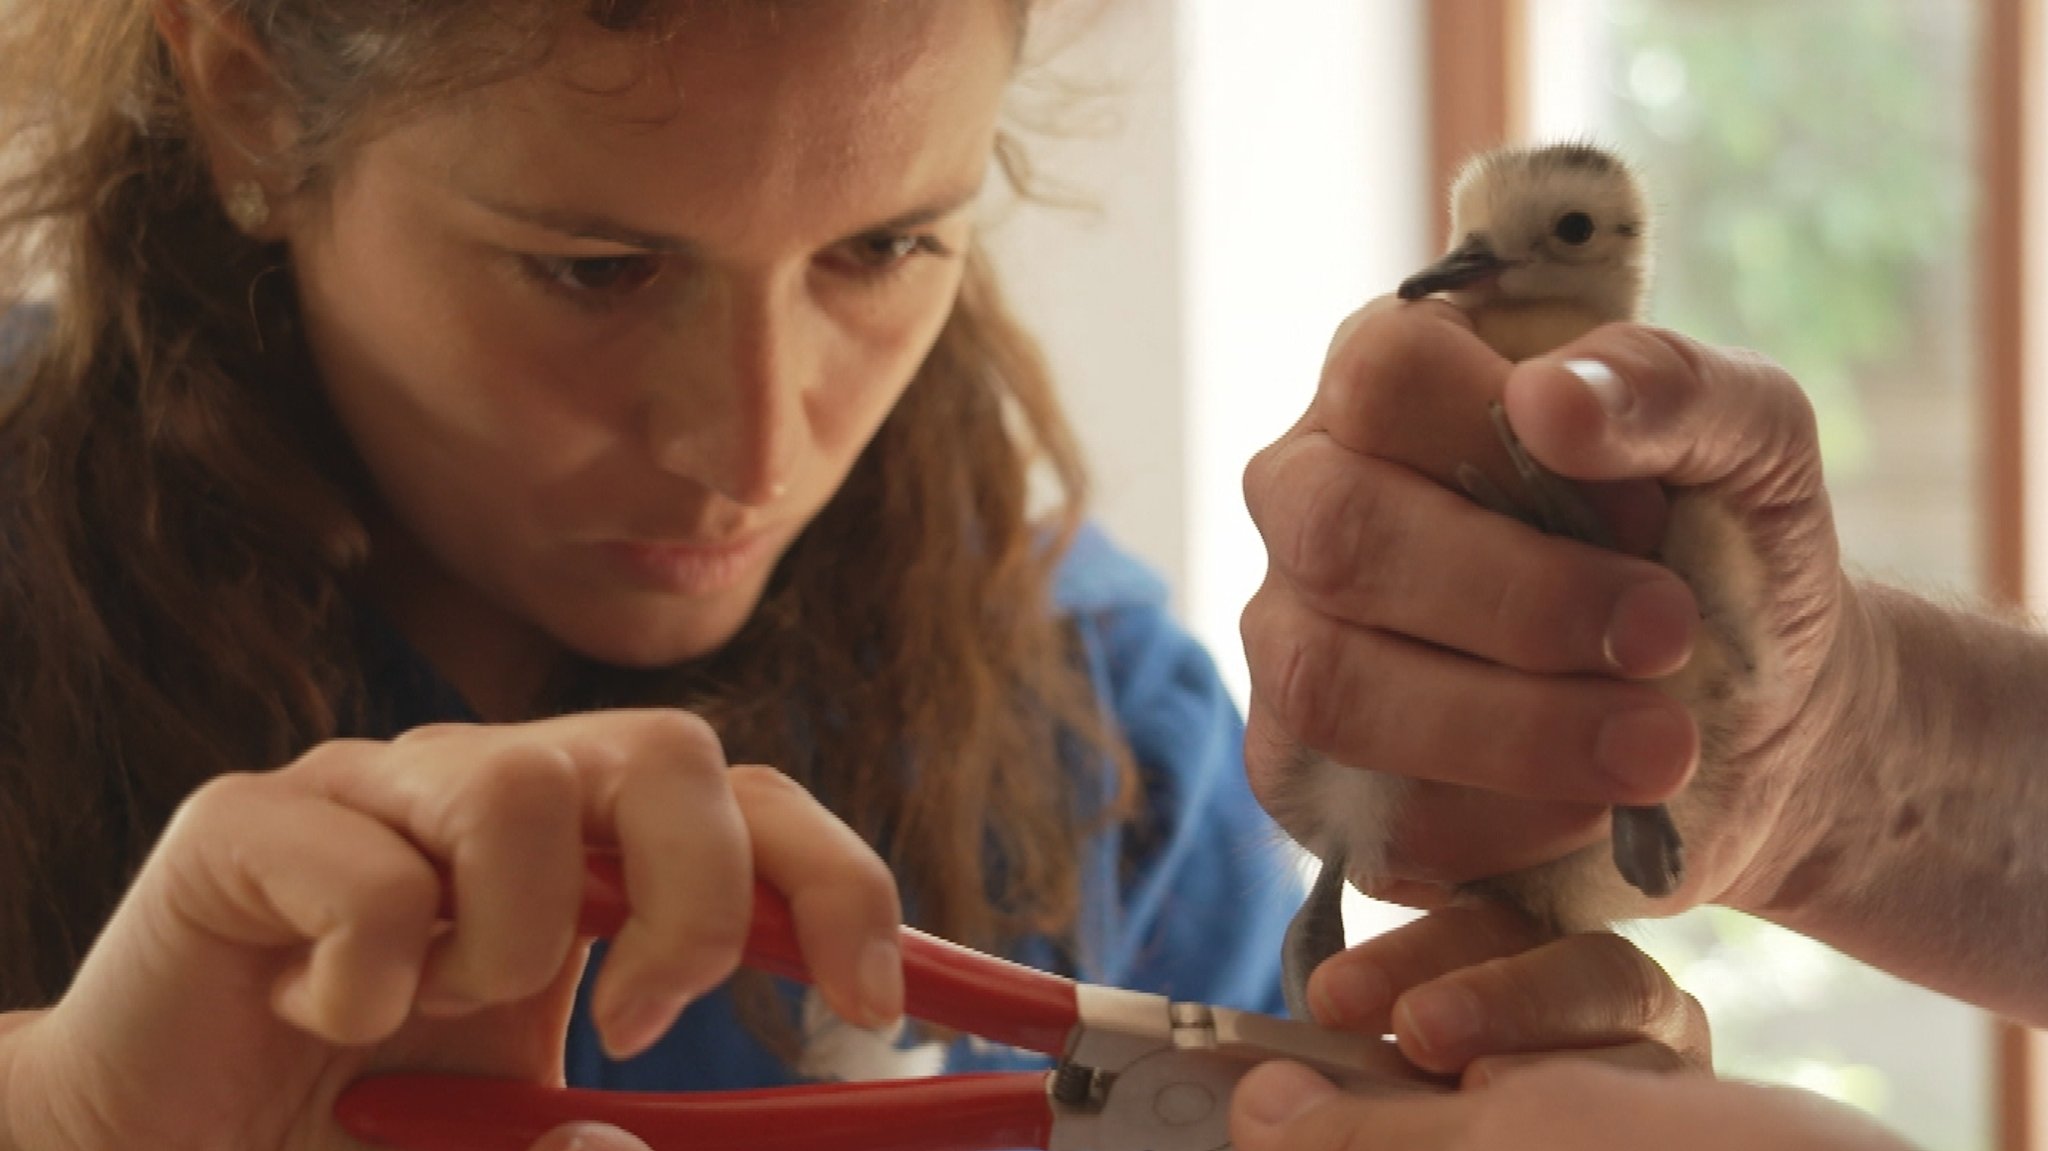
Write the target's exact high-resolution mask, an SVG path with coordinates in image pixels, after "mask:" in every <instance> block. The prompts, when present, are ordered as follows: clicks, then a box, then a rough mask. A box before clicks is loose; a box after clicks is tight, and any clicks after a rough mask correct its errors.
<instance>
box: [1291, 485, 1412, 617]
mask: <svg viewBox="0 0 2048 1151" xmlns="http://www.w3.org/2000/svg"><path fill="white" fill-rule="evenodd" d="M1302 491H1303V496H1302V504H1301V514H1300V515H1299V516H1298V517H1294V518H1293V520H1292V522H1291V524H1290V525H1289V526H1290V528H1291V531H1288V532H1287V533H1285V535H1284V538H1283V539H1282V540H1281V541H1280V543H1281V550H1282V551H1283V553H1284V555H1285V558H1286V563H1287V570H1288V574H1289V576H1290V577H1291V578H1292V579H1293V580H1294V581H1295V582H1296V583H1297V585H1299V586H1300V587H1301V588H1302V590H1303V591H1305V592H1307V593H1308V594H1309V595H1311V596H1313V597H1316V598H1319V599H1335V598H1338V597H1349V598H1353V599H1355V600H1357V601H1358V602H1359V603H1361V604H1365V603H1370V602H1373V601H1375V600H1377V599H1378V598H1379V596H1381V595H1382V594H1384V591H1385V589H1384V587H1383V586H1381V585H1382V582H1383V576H1384V573H1385V571H1386V569H1387V566H1388V565H1387V564H1386V563H1385V562H1384V561H1385V559H1386V558H1387V557H1395V556H1399V555H1402V554H1404V549H1405V548H1406V547H1407V546H1408V539H1409V536H1410V534H1411V533H1410V531H1409V525H1408V522H1407V520H1408V517H1407V516H1406V515H1404V514H1403V512H1404V509H1403V508H1402V506H1401V504H1400V501H1399V500H1398V499H1396V498H1393V497H1392V496H1391V495H1390V494H1389V493H1388V492H1387V491H1386V490H1385V489H1384V488H1383V487H1381V486H1380V485H1376V484H1372V483H1367V482H1363V481H1362V478H1361V477H1360V476H1359V475H1358V473H1357V472H1356V471H1355V470H1347V471H1344V472H1337V473H1331V474H1325V475H1324V476H1321V477H1319V479H1318V480H1317V482H1314V483H1310V484H1305V485H1303V487H1302ZM1367 557H1372V558H1370V559H1369V558H1367Z"/></svg>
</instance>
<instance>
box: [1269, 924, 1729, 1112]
mask: <svg viewBox="0 0 2048 1151" xmlns="http://www.w3.org/2000/svg"><path fill="white" fill-rule="evenodd" d="M1308 1000H1309V1007H1310V1009H1311V1010H1312V1011H1313V1012H1314V1013H1315V1017H1316V1022H1318V1023H1320V1024H1322V1025H1323V1026H1325V1027H1329V1028H1333V1029H1337V1030H1344V1031H1357V1032H1363V1033H1365V1034H1368V1035H1385V1034H1389V1033H1391V1034H1392V1035H1393V1036H1394V1039H1395V1041H1396V1042H1397V1043H1399V1044H1400V1047H1401V1053H1402V1054H1403V1055H1405V1056H1407V1057H1408V1061H1409V1062H1411V1063H1413V1064H1415V1065H1416V1066H1417V1067H1420V1068H1422V1069H1423V1070H1425V1071H1430V1072H1434V1073H1436V1074H1439V1075H1452V1076H1457V1077H1459V1079H1460V1081H1461V1082H1462V1083H1463V1084H1464V1085H1465V1086H1466V1087H1476V1086H1483V1085H1485V1084H1487V1083H1489V1082H1491V1081H1492V1080H1494V1079H1495V1078H1497V1077H1499V1076H1501V1075H1505V1074H1507V1073H1508V1072H1511V1071H1515V1070H1518V1069H1520V1068H1523V1067H1527V1066H1530V1065H1532V1064H1535V1063H1539V1062H1543V1061H1547V1060H1552V1059H1558V1058H1571V1059H1588V1060H1595V1061H1598V1062H1603V1063H1608V1064H1612V1065H1615V1066H1620V1067H1629V1068H1637V1069H1643V1070H1653V1071H1667V1070H1688V1069H1689V1070H1695V1071H1707V1070H1710V1069H1711V1068H1712V1065H1713V1055H1712V1045H1713V1044H1712V1037H1711V1035H1710V1033H1709V1031H1708V1028H1707V1018H1706V1015H1705V1013H1704V1012H1702V1011H1701V1010H1700V1005H1699V1002H1698V1001H1697V1000H1695V999H1693V997H1692V996H1690V995H1688V994H1686V993H1685V992H1684V991H1682V990H1680V989H1679V987H1678V985H1677V984H1676V983H1674V982H1672V980H1671V977H1670V976H1669V975H1668V974H1666V973H1665V971H1664V969H1663V968H1662V967H1659V966H1658V965H1657V963H1656V961H1655V960H1652V959H1651V958H1650V957H1649V956H1647V955H1645V954H1643V952H1642V951H1641V950H1640V949H1638V948H1637V947H1636V946H1635V945H1634V944H1632V943H1630V942H1628V941H1627V940H1625V939H1623V938H1621V937H1620V936H1618V935H1611V934H1607V933H1605V932H1600V933H1593V934H1587V935H1571V936H1566V937H1565V938H1563V939H1557V938H1554V937H1553V936H1551V935H1550V934H1549V933H1548V932H1546V931H1544V930H1543V929H1542V928H1541V927H1539V926H1538V925H1537V924H1535V923H1534V922H1532V921H1530V920H1529V919H1527V918H1525V917H1523V916H1522V915H1521V914H1519V913H1518V912H1516V911H1514V910H1512V909H1510V908H1508V907H1506V906H1504V905H1501V904H1497V903H1490V902H1489V903H1483V904H1481V903H1472V904H1462V905H1459V906H1456V907H1449V908H1445V909H1443V910H1441V911H1435V912H1432V913H1430V914H1429V915H1426V916H1424V917H1423V918H1421V919H1418V920H1415V921H1414V922H1412V923H1408V924H1405V925H1403V926H1401V927H1398V928H1395V929H1394V930H1392V931H1389V932H1387V933H1386V934H1384V935H1379V936H1376V937H1374V938H1372V939H1368V940H1366V941H1365V942H1363V943H1360V944H1358V945H1357V946H1355V947H1353V948H1351V949H1350V950H1348V951H1345V952H1342V953H1340V954H1338V955H1335V956H1332V957H1331V958H1330V959H1329V960H1328V961H1327V962H1325V963H1324V964H1323V965H1322V966H1321V967H1319V968H1317V969H1316V972H1315V974H1314V975H1313V976H1312V977H1311V978H1310V980H1309V985H1308Z"/></svg>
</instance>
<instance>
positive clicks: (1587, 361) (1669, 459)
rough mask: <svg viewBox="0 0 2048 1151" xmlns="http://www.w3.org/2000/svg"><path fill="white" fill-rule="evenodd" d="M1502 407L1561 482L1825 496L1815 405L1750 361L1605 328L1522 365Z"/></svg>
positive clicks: (1769, 499)
mask: <svg viewBox="0 0 2048 1151" xmlns="http://www.w3.org/2000/svg"><path fill="white" fill-rule="evenodd" d="M1505 403H1506V405H1507V410H1508V417H1509V422H1510V423H1511V424H1512V425H1513V426H1514V428H1515V430H1516V432H1517V433H1518V434H1519V435H1520V436H1521V437H1522V441H1523V444H1524V445H1525V446H1526V447H1527V448H1528V449H1529V452H1530V454H1531V455H1532V456H1534V457H1535V458H1536V459H1537V460H1539V461H1541V462H1542V463H1544V464H1545V465H1547V466H1549V467H1551V468H1553V469H1555V470H1557V471H1559V472H1561V473H1563V474H1565V475H1569V476H1576V477H1580V478H1585V479H1600V480H1607V479H1619V478H1625V477H1658V478H1661V479H1663V480H1664V481H1665V482H1667V483H1670V484H1673V485H1677V486H1681V487H1698V486H1704V485H1710V484H1712V485H1723V486H1728V487H1733V488H1737V489H1744V490H1748V491H1751V492H1752V493H1753V494H1754V495H1755V496H1756V498H1757V500H1758V502H1759V503H1760V504H1761V505H1763V506H1784V505H1787V504H1791V503H1796V502H1799V501H1802V500H1810V499H1814V498H1817V497H1818V496H1819V495H1820V492H1821V475H1820V462H1819V460H1820V453H1819V449H1818V443H1819V437H1818V433H1817V430H1816V427H1817V425H1816V421H1815V417H1814V412H1813V405H1812V404H1811V403H1810V402H1809V401H1808V400H1807V398H1806V395H1805V393H1804V392H1802V391H1801V390H1800V389H1799V386H1798V385H1797V384H1796V383H1794V382H1793V381H1792V379H1791V378H1790V377H1789V376H1787V375H1786V374H1785V373H1784V372H1783V370H1781V369H1779V368H1778V367H1777V366H1775V365H1773V364H1771V363H1770V362H1768V361H1766V360H1764V359H1763V358H1762V357H1760V356H1756V355H1754V354H1752V353H1748V352H1739V351H1724V350H1721V349H1718V348H1711V347H1708V346H1706V345H1703V344H1699V343H1695V342H1694V341H1692V340H1688V339H1686V338H1685V337H1683V336H1680V335H1677V334H1676V333H1673V332H1667V331H1663V330H1661V329H1657V328H1649V327H1643V326H1639V325H1633V324H1615V325H1609V326H1607V327H1603V328H1600V329H1598V330H1596V331H1594V332H1591V333H1589V334H1587V335H1586V336H1583V337H1581V338H1580V339H1578V340H1576V341H1574V342H1573V343H1571V344H1570V345H1568V346H1566V347H1565V348H1562V349H1559V350H1558V351H1557V352H1556V353H1554V354H1552V355H1550V356H1545V357H1542V358H1540V359H1535V360H1530V361H1527V362H1525V363H1523V364H1521V365H1519V366H1517V367H1516V369H1515V370H1514V372H1513V373H1512V374H1511V375H1510V376H1509V378H1508V379H1507V381H1506V385H1505Z"/></svg>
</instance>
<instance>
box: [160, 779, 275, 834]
mask: <svg viewBox="0 0 2048 1151" xmlns="http://www.w3.org/2000/svg"><path fill="white" fill-rule="evenodd" d="M274 786H275V784H274V783H273V782H272V781H271V780H268V779H266V778H265V777H264V776H262V775H260V774H256V773H252V772H241V771H233V772H226V773H224V774H221V775H216V776H214V777H213V778H212V779H209V780H207V781H206V782H205V783H203V784H201V785H200V786H199V787H198V788H197V789H196V790H194V791H193V792H192V793H191V794H189V795H187V796H186V797H185V800H184V802H183V803H180V804H179V805H178V808H177V810H176V811H175V812H173V813H172V815H171V819H170V821H169V823H168V824H167V825H166V826H165V828H164V834H163V837H164V838H165V839H167V840H168V839H176V838H186V837H189V838H191V839H193V840H195V841H199V842H206V841H212V840H217V839H223V838H230V839H231V838H233V837H234V836H235V835H237V834H238V833H239V831H240V829H241V828H242V827H244V826H245V825H246V823H247V821H248V820H249V818H250V815H251V813H252V812H253V811H254V810H255V808H256V806H257V805H258V804H261V803H262V802H264V801H265V799H266V798H267V797H268V794H269V792H270V790H271V788H272V787H274Z"/></svg>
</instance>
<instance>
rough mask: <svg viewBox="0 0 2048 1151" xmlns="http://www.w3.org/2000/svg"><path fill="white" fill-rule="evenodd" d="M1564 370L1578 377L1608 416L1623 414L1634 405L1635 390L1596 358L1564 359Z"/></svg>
mask: <svg viewBox="0 0 2048 1151" xmlns="http://www.w3.org/2000/svg"><path fill="white" fill-rule="evenodd" d="M1564 370H1565V371H1567V372H1570V373H1571V374H1572V375H1575V376H1577V377H1579V381H1580V382H1581V383H1583V384H1585V385H1586V390H1587V391H1589V392H1591V393H1593V398H1594V399H1595V400H1598V401H1599V402H1600V408H1601V410H1602V411H1605V412H1606V413H1607V414H1608V416H1609V417H1620V416H1625V415H1627V414H1628V410H1629V409H1630V408H1632V407H1635V405H1636V394H1635V392H1634V391H1632V390H1631V389H1630V388H1629V386H1628V385H1627V384H1625V383H1623V382H1622V379H1621V377H1620V376H1617V375H1615V374H1614V369H1613V368H1610V367H1608V366H1607V365H1606V364H1603V363H1601V362H1600V361H1598V360H1566V361H1565V362H1564Z"/></svg>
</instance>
